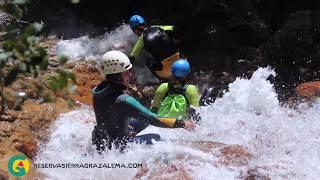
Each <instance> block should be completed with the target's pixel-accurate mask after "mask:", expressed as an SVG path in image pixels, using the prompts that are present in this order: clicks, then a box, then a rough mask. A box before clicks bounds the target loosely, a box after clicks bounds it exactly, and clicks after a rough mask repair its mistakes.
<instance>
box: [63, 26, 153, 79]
mask: <svg viewBox="0 0 320 180" xmlns="http://www.w3.org/2000/svg"><path fill="white" fill-rule="evenodd" d="M136 40H137V36H136V35H135V34H134V33H133V32H132V30H131V29H130V26H129V25H126V24H123V25H121V26H119V27H118V28H116V29H115V30H113V31H111V32H107V33H105V34H104V35H103V36H99V37H96V38H90V37H89V36H81V37H79V38H74V39H70V40H61V41H59V42H58V43H57V54H61V55H65V56H67V57H69V62H70V61H79V60H85V61H94V62H96V64H97V67H98V68H100V65H101V57H102V55H103V54H105V53H106V52H108V51H110V50H118V51H121V52H123V53H125V54H127V55H128V54H129V53H130V50H131V48H132V46H133V44H134V43H135V42H136ZM145 56H146V54H145V53H143V52H142V53H141V56H140V57H139V58H138V60H137V62H136V63H135V66H134V71H135V72H136V73H135V76H136V79H137V82H138V83H139V84H148V83H155V82H159V81H158V80H157V79H156V78H155V77H154V76H153V75H152V73H151V72H150V70H149V69H148V68H147V66H146V65H145V64H144V62H145Z"/></svg>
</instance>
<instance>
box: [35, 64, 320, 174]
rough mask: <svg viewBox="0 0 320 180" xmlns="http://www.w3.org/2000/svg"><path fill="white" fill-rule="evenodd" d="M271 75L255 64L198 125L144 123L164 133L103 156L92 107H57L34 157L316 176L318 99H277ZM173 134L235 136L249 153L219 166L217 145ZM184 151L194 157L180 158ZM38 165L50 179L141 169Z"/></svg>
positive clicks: (319, 170)
mask: <svg viewBox="0 0 320 180" xmlns="http://www.w3.org/2000/svg"><path fill="white" fill-rule="evenodd" d="M270 75H273V76H274V75H275V73H274V71H273V70H271V69H270V68H259V69H258V70H257V71H256V72H255V73H254V74H253V76H252V77H251V78H250V79H241V78H237V79H236V80H235V81H234V82H233V83H231V84H230V85H229V92H227V93H225V95H224V96H223V97H222V98H220V99H217V100H216V102H215V103H214V104H212V105H210V106H207V107H201V109H200V112H201V116H202V124H201V126H199V127H198V128H197V129H196V130H195V132H192V133H191V132H188V131H186V130H184V129H164V128H157V127H153V126H149V127H148V128H147V129H146V130H144V131H143V132H142V134H144V133H150V132H152V133H159V134H160V135H161V137H162V138H163V140H164V141H162V142H155V144H154V145H153V146H151V147H146V146H145V145H136V144H132V145H130V147H129V148H128V149H127V150H126V152H125V153H119V152H117V151H115V150H112V151H109V152H107V153H105V154H104V155H103V156H101V155H98V154H97V153H96V152H95V151H94V147H93V146H92V145H91V142H90V139H91V131H92V129H93V126H94V123H95V118H94V113H93V111H92V110H91V109H89V108H80V109H78V110H75V111H72V112H69V113H66V114H62V115H61V116H60V117H59V119H58V120H57V121H56V123H55V125H54V127H52V129H51V134H50V140H49V141H48V142H47V143H46V144H44V145H43V146H42V148H41V150H40V152H39V154H38V156H37V157H36V159H35V162H36V163H40V162H41V163H43V162H47V163H58V162H60V163H61V162H77V163H98V162H104V163H144V164H146V165H147V167H148V169H149V171H148V172H147V176H149V177H153V175H152V172H156V171H157V169H158V168H159V163H158V164H156V163H155V162H157V160H159V161H160V162H162V163H165V162H167V161H169V162H170V163H173V164H176V165H177V166H178V165H179V164H180V165H181V166H183V167H184V169H185V170H186V171H187V173H188V174H189V175H190V176H191V178H192V179H241V178H242V177H241V174H243V173H244V172H247V171H248V170H250V169H254V170H256V171H258V172H259V173H260V174H263V175H267V176H269V177H270V178H271V179H317V178H318V177H319V176H320V143H319V141H320V121H319V120H320V113H319V112H320V102H319V101H318V102H316V103H314V104H313V105H312V106H307V105H306V104H300V106H299V107H298V108H297V109H298V110H293V109H289V108H286V107H282V106H281V105H280V104H279V101H278V100H277V94H276V93H275V90H274V88H273V85H272V84H271V83H270V82H269V81H267V80H266V79H267V77H268V76H270ZM175 140H185V141H215V142H222V143H226V144H239V145H241V146H244V147H246V148H248V150H249V152H250V153H251V154H252V158H251V159H250V160H249V163H248V164H246V165H241V166H232V165H226V166H223V165H219V160H218V156H217V154H216V153H214V152H204V151H199V149H197V148H194V147H192V146H188V145H186V144H181V143H179V141H175ZM181 154H187V155H188V156H190V157H192V158H189V159H187V160H185V161H182V162H181V161H179V160H178V159H179V158H178V157H179V155H181ZM181 163H182V164H181ZM39 170H40V172H42V173H43V174H45V176H46V177H48V178H49V179H133V178H134V177H135V175H136V173H137V172H138V170H139V169H119V168H116V169H54V170H53V169H39ZM148 173H149V174H148ZM150 173H151V174H150ZM161 173H166V172H161ZM161 173H160V174H161Z"/></svg>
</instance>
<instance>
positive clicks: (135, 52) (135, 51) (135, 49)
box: [129, 34, 144, 63]
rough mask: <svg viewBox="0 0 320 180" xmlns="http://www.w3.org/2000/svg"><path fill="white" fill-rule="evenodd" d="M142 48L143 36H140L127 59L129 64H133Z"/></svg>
mask: <svg viewBox="0 0 320 180" xmlns="http://www.w3.org/2000/svg"><path fill="white" fill-rule="evenodd" d="M143 46H144V42H143V34H142V35H141V36H140V37H139V39H138V40H137V42H136V43H135V44H134V46H133V49H132V51H131V53H130V56H129V58H130V61H131V63H134V61H135V60H136V59H137V58H138V57H139V55H140V53H141V51H142V49H143Z"/></svg>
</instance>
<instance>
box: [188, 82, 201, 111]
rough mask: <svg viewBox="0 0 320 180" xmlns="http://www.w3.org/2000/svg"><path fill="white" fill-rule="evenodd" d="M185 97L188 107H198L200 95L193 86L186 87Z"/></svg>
mask: <svg viewBox="0 0 320 180" xmlns="http://www.w3.org/2000/svg"><path fill="white" fill-rule="evenodd" d="M185 95H186V98H187V99H188V102H189V104H190V105H192V106H195V107H199V101H200V94H199V90H198V88H197V87H196V86H195V85H188V87H187V89H186V92H185Z"/></svg>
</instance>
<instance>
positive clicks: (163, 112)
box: [158, 94, 187, 119]
mask: <svg viewBox="0 0 320 180" xmlns="http://www.w3.org/2000/svg"><path fill="white" fill-rule="evenodd" d="M158 116H160V117H172V118H179V119H186V117H187V100H186V98H185V97H184V96H183V95H181V94H171V95H169V96H167V97H166V98H165V99H164V100H163V101H162V102H161V104H160V108H159V111H158Z"/></svg>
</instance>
